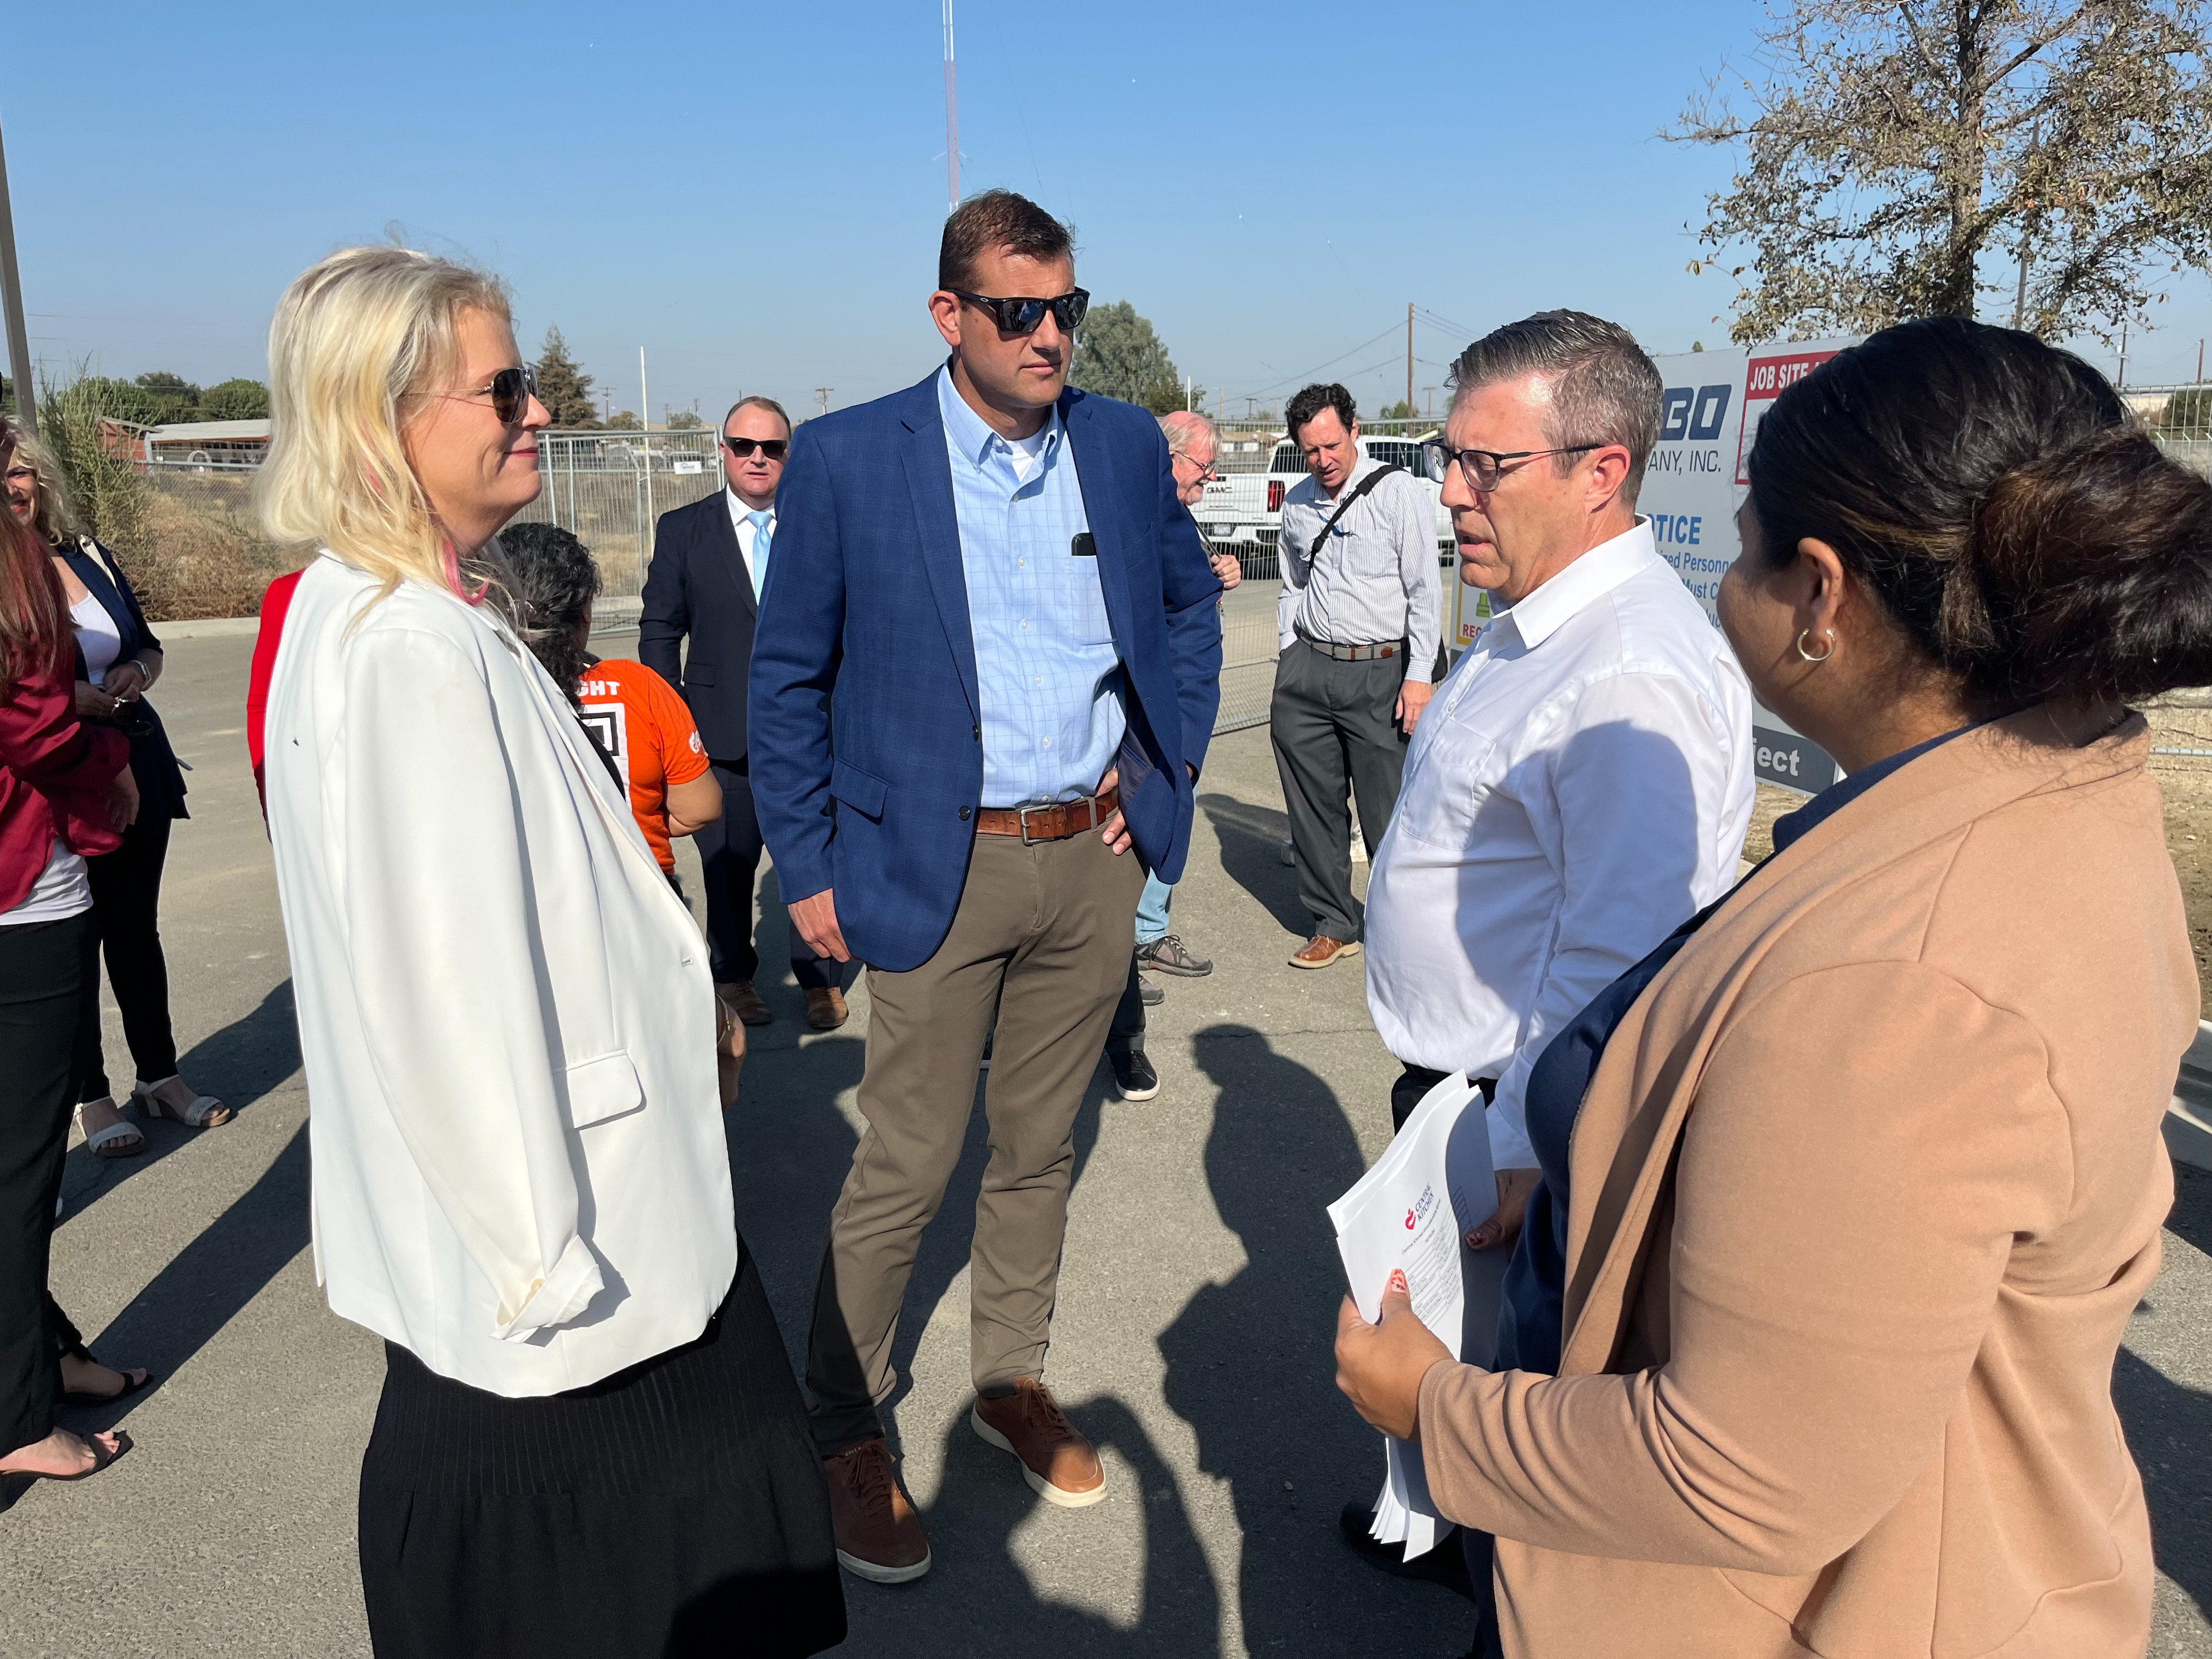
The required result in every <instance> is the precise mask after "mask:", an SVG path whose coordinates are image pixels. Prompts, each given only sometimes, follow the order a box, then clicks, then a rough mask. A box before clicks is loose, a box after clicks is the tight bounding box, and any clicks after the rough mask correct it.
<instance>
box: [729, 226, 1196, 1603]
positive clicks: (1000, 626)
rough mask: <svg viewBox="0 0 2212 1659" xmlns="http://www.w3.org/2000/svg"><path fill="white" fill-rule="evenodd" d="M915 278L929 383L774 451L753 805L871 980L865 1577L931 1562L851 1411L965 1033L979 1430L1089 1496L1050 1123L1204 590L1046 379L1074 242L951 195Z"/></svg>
mask: <svg viewBox="0 0 2212 1659" xmlns="http://www.w3.org/2000/svg"><path fill="white" fill-rule="evenodd" d="M938 284H939V286H938V289H937V291H936V292H935V293H933V294H932V295H930V298H929V307H930V312H931V314H932V317H933V319H934V320H935V322H936V324H937V327H938V330H939V333H940V334H942V335H943V337H944V338H945V343H946V344H947V345H948V346H949V347H950V348H951V357H950V358H949V359H948V361H947V362H946V364H945V368H943V369H941V370H940V371H939V372H938V373H937V374H933V375H931V376H930V377H929V378H928V379H927V380H924V381H923V382H922V383H921V385H919V386H913V387H911V388H909V389H908V390H907V391H905V392H898V393H896V394H894V395H892V396H890V397H888V398H880V399H878V400H877V401H876V402H874V403H871V404H863V405H861V406H860V407H858V408H854V409H848V410H840V411H838V412H837V413H836V414H834V415H829V416H824V417H823V418H822V419H820V420H816V421H810V422H806V423H805V425H803V426H801V427H800V428H799V430H798V432H797V434H796V435H795V436H794V438H793V444H792V452H791V459H790V464H789V466H788V468H787V471H786V473H785V477H784V481H783V488H782V491H781V495H780V496H779V499H778V506H779V508H780V510H781V514H782V519H781V531H780V532H779V534H778V537H777V540H776V554H775V562H774V563H773V565H772V566H771V567H770V571H769V581H768V588H767V592H766V597H765V601H764V604H763V609H762V612H761V620H760V626H759V629H758V631H757V635H756V636H755V641H754V647H753V671H752V696H751V743H750V751H751V756H752V782H753V790H754V794H755V798H756V799H757V802H758V805H759V811H760V818H761V823H762V827H763V829H764V830H765V831H766V833H767V836H768V844H769V851H770V853H771V854H773V855H774V857H775V863H776V868H777V870H778V872H780V874H781V880H782V884H783V895H784V901H785V902H786V903H787V905H789V906H790V908H791V915H792V925H793V929H794V931H795V932H797V933H799V934H801V935H802V936H803V937H805V939H807V941H808V942H809V943H810V944H811V945H813V946H814V947H815V948H816V949H817V950H818V951H822V952H823V954H824V955H827V956H829V957H834V958H836V959H837V960H839V961H844V960H847V959H848V958H849V957H859V958H860V960H861V961H862V962H864V963H867V964H868V993H869V999H870V1003H871V1014H870V1024H869V1032H868V1054H867V1066H866V1073H865V1075H864V1076H863V1078H862V1079H861V1082H860V1113H861V1115H862V1116H863V1117H865V1118H866V1120H867V1124H868V1127H867V1130H866V1133H864V1134H863V1135H862V1136H861V1138H860V1146H858V1147H857V1148H856V1149H855V1150H854V1154H853V1164H852V1169H851V1170H850V1172H849V1173H848V1176H847V1177H846V1180H845V1185H844V1189H843V1191H842V1193H841V1194H839V1196H838V1200H837V1204H836V1208H835V1209H834V1210H833V1211H832V1212H831V1214H830V1219H829V1237H828V1240H827V1242H826V1243H825V1244H824V1246H823V1257H822V1265H821V1269H820V1274H819V1277H818V1279H817V1285H816V1293H815V1304H814V1316H813V1323H812V1328H811V1333H810V1335H809V1339H808V1346H807V1363H806V1381H807V1388H808V1391H809V1394H810V1395H811V1410H812V1417H813V1427H814V1434H815V1439H816V1443H817V1447H818V1449H820V1451H821V1453H822V1455H823V1461H824V1467H825V1469H826V1472H827V1474H828V1475H829V1486H830V1501H831V1511H832V1516H833V1519H834V1521H835V1522H836V1531H837V1547H838V1555H839V1559H841V1560H842V1561H843V1563H844V1565H846V1566H847V1568H848V1569H849V1570H850V1571H854V1572H855V1573H857V1574H859V1575H860V1576H861V1577H866V1578H870V1579H873V1580H875V1581H877V1582H878V1583H900V1582H902V1581H904V1580H907V1579H910V1578H915V1577H920V1576H921V1574H922V1573H924V1572H926V1571H928V1568H929V1547H928V1542H927V1539H926V1538H924V1536H923V1534H922V1530H921V1521H920V1519H919V1517H918V1516H916V1515H915V1510H914V1508H913V1505H912V1504H910V1503H909V1502H908V1500H907V1498H906V1495H905V1493H904V1492H903V1491H902V1489H901V1488H900V1486H899V1484H898V1481H897V1478H896V1470H895V1469H894V1468H893V1467H892V1465H891V1461H890V1453H889V1450H888V1449H887V1447H886V1444H885V1441H884V1431H883V1426H882V1423H881V1420H880V1419H879V1417H878V1411H877V1407H878V1404H879V1403H880V1402H881V1401H883V1400H884V1398H885V1397H886V1396H887V1395H889V1394H890V1391H891V1389H892V1386H893V1384H894V1383H895V1382H896V1376H895V1375H894V1373H893V1370H892V1367H891V1343H892V1337H893V1334H894V1332H895V1330H896V1324H897V1320H898V1314H899V1306H900V1303H901V1301H902V1299H903V1297H904V1295H905V1291H906V1284H907V1278H908V1273H909V1272H910V1271H911V1270H912V1267H913V1265H914V1260H915V1251H916V1249H918V1247H919V1245H920V1242H921V1231H922V1229H923V1228H924V1227H925V1226H926V1225H927V1224H928V1221H929V1219H930V1218H931V1217H932V1216H933V1214H935V1212H936V1210H937V1206H938V1203H939V1200H940V1199H941V1198H942V1197H943V1195H944V1192H945V1182H946V1181H947V1180H948V1179H949V1178H950V1177H951V1173H952V1170H953V1166H954V1165H955V1164H957V1162H958V1160H959V1157H960V1149H961V1146H962V1144H963V1141H964V1139H965V1138H966V1133H967V1123H968V1120H969V1114H970V1112H971V1111H972V1109H973V1106H974V1101H975V1077H976V1070H977V1066H978V1065H979V1063H980V1061H981V1057H982V1054H983V1045H984V1042H985V1039H986V1038H987V1037H991V1038H992V1042H993V1048H992V1056H993V1057H992V1065H991V1070H990V1073H989V1079H988V1083H987V1087H986V1090H985V1096H984V1112H985V1115H986V1116H987V1119H988V1121H989V1125H990V1141H991V1158H990V1162H989V1164H988V1165H987V1168H986V1170H985V1171H984V1175H983V1182H982V1191H981V1194H980V1196H979V1197H978V1199H977V1200H976V1206H975V1245H974V1249H973V1254H972V1256H971V1273H970V1291H969V1300H970V1310H969V1328H970V1349H971V1361H972V1366H973V1371H974V1380H975V1390H976V1396H977V1398H976V1401H975V1409H974V1411H973V1413H972V1414H971V1419H970V1420H971V1423H972V1424H973V1426H974V1427H975V1431H976V1432H977V1433H978V1434H979V1435H981V1437H983V1438H984V1439H985V1440H986V1441H987V1442H989V1443H991V1444H992V1445H994V1446H996V1447H998V1448H999V1449H1001V1450H1004V1451H1007V1452H1009V1453H1011V1454H1012V1455H1014V1456H1015V1457H1016V1458H1018V1460H1019V1463H1020V1468H1021V1470H1022V1474H1023V1478H1024V1480H1026V1481H1027V1482H1028V1484H1029V1485H1030V1487H1031V1488H1033V1489H1034V1490H1035V1491H1036V1492H1038V1493H1039V1494H1040V1495H1041V1496H1042V1497H1043V1498H1046V1499H1047V1500H1048V1502H1051V1503H1054V1504H1063V1505H1068V1506H1079V1505H1082V1504H1091V1503H1095V1502H1097V1500H1098V1499H1099V1498H1103V1496H1104V1495H1105V1484H1104V1483H1105V1477H1104V1474H1103V1469H1102V1468H1101V1467H1100V1464H1099V1462H1098V1458H1097V1454H1096V1453H1095V1452H1094V1451H1093V1450H1092V1449H1091V1443H1090V1442H1089V1441H1088V1440H1086V1439H1085V1437H1083V1436H1082V1435H1081V1434H1080V1433H1079V1431H1077V1430H1076V1429H1075V1428H1074V1426H1073V1425H1072V1424H1070V1423H1069V1422H1068V1420H1067V1419H1066V1416H1065V1415H1064V1414H1063V1413H1061V1411H1060V1407H1059V1406H1058V1405H1057V1404H1056V1403H1055V1402H1054V1398H1053V1395H1052V1394H1051V1391H1050V1390H1049V1389H1047V1388H1046V1387H1045V1386H1044V1381H1043V1376H1044V1358H1045V1350H1046V1347H1047V1346H1048V1340H1049V1337H1050V1328H1051V1319H1052V1309H1053V1301H1054V1293H1055V1288H1056V1285H1057V1282H1058V1277H1059V1271H1060V1247H1061V1243H1062V1239H1063V1237H1064V1235H1065V1232H1066V1218H1067V1193H1068V1184H1069V1177H1070V1174H1071V1171H1072V1170H1073V1136H1074V1123H1075V1115H1076V1110H1077V1109H1078V1107H1079V1105H1080V1104H1081V1103H1082V1100H1083V1097H1084V1091H1085V1086H1086V1085H1087V1084H1088V1082H1089V1080H1090V1078H1091V1073H1092V1071H1093V1069H1094V1067H1095V1066H1096V1065H1097V1060H1098V1056H1099V1052H1100V1048H1101V1045H1102V1043H1103V1040H1104V1038H1105V1036H1106V1030H1107V1025H1108V1023H1109V1020H1110V1018H1112V1015H1113V1011H1114V1005H1115V1000H1116V999H1117V998H1118V997H1119V995H1120V994H1121V989H1122V987H1123V985H1124V984H1125V983H1126V981H1127V978H1128V974H1129V940H1130V938H1131V934H1132V928H1133V923H1134V918H1135V915H1136V905H1137V897H1138V894H1139V890H1140V889H1141V888H1142V886H1143V884H1144V880H1145V874H1146V871H1147V870H1148V869H1149V870H1152V871H1157V872H1158V873H1159V875H1160V877H1161V878H1162V879H1163V880H1166V881H1170V882H1171V881H1173V880H1175V879H1176V877H1177V876H1178V875H1179V874H1181V872H1182V865H1183V859H1184V855H1185V854H1186V852H1187V850H1188V844H1189V838H1190V826H1191V806H1192V799H1193V785H1194V781H1195V779H1196V777H1197V775H1198V769H1199V766H1200V763H1201V762H1202V761H1203V759H1204V758H1205V755H1206V742H1207V739H1208V738H1209V737H1210V736H1211V735H1212V729H1213V716H1214V710H1215V708H1216V705H1217V704H1218V702H1219V698H1220V686H1219V678H1220V670H1221V627H1220V622H1219V619H1218V614H1217V611H1216V609H1215V605H1214V599H1215V596H1216V595H1217V594H1218V592H1219V591H1220V583H1219V581H1218V580H1217V579H1216V577H1215V576H1214V574H1213V573H1212V570H1211V569H1210V568H1208V566H1207V562H1206V550H1205V546H1204V544H1203V543H1202V542H1201V541H1200V538H1199V535H1198V531H1197V527H1196V526H1195V525H1194V524H1193V523H1192V521H1191V517H1190V515H1189V513H1186V512H1185V511H1184V510H1183V508H1182V505H1181V503H1180V502H1179V501H1177V499H1176V485H1175V479H1174V477H1173V475H1172V473H1171V471H1170V467H1169V461H1168V451H1167V445H1166V443H1165V441H1164V440H1163V438H1162V437H1161V435H1160V429H1159V427H1158V423H1157V422H1155V420H1154V419H1153V417H1152V416H1151V415H1150V414H1148V413H1146V411H1145V410H1141V409H1138V408H1134V407H1133V406H1132V405H1130V404H1121V403H1116V402H1115V401H1113V400H1112V399H1110V398H1102V397H1098V396H1096V395H1094V394H1088V393H1085V392H1077V391H1072V390H1069V389H1068V388H1067V385H1066V381H1067V371H1068V368H1069V366H1070V360H1071V358H1072V356H1073V350H1074V339H1073V333H1074V330H1075V328H1076V326H1077V325H1078V324H1079V323H1080V322H1081V320H1082V316H1083V311H1084V307H1085V305H1086V304H1087V302H1088V300H1089V296H1088V295H1085V293H1084V292H1083V290H1082V289H1079V288H1077V287H1076V286H1075V265H1074V257H1073V248H1072V246H1071V244H1070V242H1069V239H1068V235H1067V232H1066V228H1065V227H1063V226H1061V225H1060V223H1059V222H1057V221H1055V220H1054V219H1053V218H1052V217H1051V216H1049V215H1048V214H1046V213H1045V212H1044V211H1043V210H1042V209H1040V208H1038V207H1036V205H1035V204H1033V203H1030V202H1029V201H1027V200H1025V199H1024V198H1023V197H1019V196H1017V195H1014V194H1012V192H1010V191H987V192H986V193H984V194H983V195H981V196H977V197H971V198H970V199H969V201H967V202H965V203H963V204H962V205H961V206H960V207H959V208H958V209H957V210H956V211H955V212H954V213H953V214H952V216H951V218H950V219H948V220H947V221H946V222H945V235H944V240H943V242H942V244H941V246H940V248H939V256H938ZM833 695H834V696H835V699H836V712H837V719H836V731H835V732H834V734H833V732H832V731H831V726H830V721H829V702H830V699H831V697H832V696H833ZM994 1024H995V1036H994V1035H993V1033H994Z"/></svg>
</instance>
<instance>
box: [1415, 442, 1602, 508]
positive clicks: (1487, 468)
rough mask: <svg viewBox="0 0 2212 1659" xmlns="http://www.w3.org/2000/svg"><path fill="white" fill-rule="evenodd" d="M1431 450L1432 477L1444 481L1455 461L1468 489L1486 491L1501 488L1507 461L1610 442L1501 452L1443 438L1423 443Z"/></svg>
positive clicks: (1599, 446)
mask: <svg viewBox="0 0 2212 1659" xmlns="http://www.w3.org/2000/svg"><path fill="white" fill-rule="evenodd" d="M1421 447H1423V448H1424V449H1425V450H1426V451H1428V453H1429V466H1428V474H1429V477H1431V479H1433V480H1434V481H1435V482H1437V483H1443V481H1444V478H1445V477H1446V476H1447V475H1448V474H1449V472H1450V471H1451V465H1452V463H1453V462H1454V461H1457V462H1458V463H1459V470H1460V471H1461V473H1462V475H1464V476H1465V477H1466V479H1467V486H1468V489H1479V490H1480V491H1482V492H1483V493H1484V494H1485V495H1488V494H1489V493H1490V492H1491V491H1492V490H1493V489H1497V488H1498V484H1499V483H1502V482H1503V481H1504V477H1505V475H1506V473H1507V472H1509V471H1511V470H1512V469H1511V468H1510V467H1508V466H1507V465H1505V463H1506V462H1508V461H1533V460H1534V459H1537V457H1539V456H1541V455H1580V454H1583V453H1586V452H1588V451H1589V450H1593V449H1607V448H1610V447H1611V446H1610V445H1608V444H1568V445H1566V446H1565V447H1561V448H1559V449H1516V450H1511V451H1509V452H1507V453H1504V454H1502V455H1501V454H1499V453H1498V452H1497V451H1496V450H1494V449H1454V448H1453V447H1451V446H1450V445H1449V444H1448V443H1445V442H1443V441H1442V440H1441V439H1431V440H1430V441H1428V442H1427V443H1425V444H1424V445H1422V446H1421Z"/></svg>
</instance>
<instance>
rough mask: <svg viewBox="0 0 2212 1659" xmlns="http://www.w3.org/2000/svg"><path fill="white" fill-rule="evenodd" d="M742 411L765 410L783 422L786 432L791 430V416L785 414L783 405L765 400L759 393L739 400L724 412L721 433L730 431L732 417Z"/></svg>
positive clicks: (772, 399) (772, 400)
mask: <svg viewBox="0 0 2212 1659" xmlns="http://www.w3.org/2000/svg"><path fill="white" fill-rule="evenodd" d="M741 409H765V410H768V411H769V413H770V414H771V415H773V416H775V417H776V419H778V420H779V421H781V422H783V429H784V430H785V431H786V432H788V431H790V430H791V416H788V415H787V414H786V413H785V412H784V408H783V405H782V404H780V403H778V402H776V400H775V398H763V397H762V396H760V395H759V394H758V393H755V394H754V395H753V396H752V397H750V398H738V400H737V402H735V403H733V404H731V405H730V406H729V408H728V409H727V410H725V411H723V415H722V424H721V427H720V430H721V431H724V432H727V431H728V430H729V429H730V416H732V415H734V414H736V413H737V412H738V410H741Z"/></svg>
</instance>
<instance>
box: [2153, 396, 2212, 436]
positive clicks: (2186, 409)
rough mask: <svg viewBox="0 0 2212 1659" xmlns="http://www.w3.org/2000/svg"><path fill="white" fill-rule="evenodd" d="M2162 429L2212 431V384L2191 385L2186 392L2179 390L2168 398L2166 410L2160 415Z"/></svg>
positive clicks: (2198, 432) (2197, 431)
mask: <svg viewBox="0 0 2212 1659" xmlns="http://www.w3.org/2000/svg"><path fill="white" fill-rule="evenodd" d="M2158 423H2159V426H2160V429H2161V430H2164V431H2167V432H2176V433H2182V432H2186V433H2194V434H2197V435H2202V434H2203V433H2205V432H2208V431H2212V386H2191V388H2190V389H2189V390H2188V391H2186V392H2175V393H2174V394H2173V396H2172V397H2171V398H2167V399H2166V412H2165V413H2164V414H2163V415H2161V416H2159V421H2158Z"/></svg>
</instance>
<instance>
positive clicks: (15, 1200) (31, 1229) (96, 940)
mask: <svg viewBox="0 0 2212 1659" xmlns="http://www.w3.org/2000/svg"><path fill="white" fill-rule="evenodd" d="M99 948H100V931H99V924H98V923H97V922H96V921H94V916H93V913H92V912H91V911H89V910H86V911H83V912H82V913H81V914H79V915H74V916H70V917H69V918H67V919H66V920H64V921H35V922H28V923H23V924H20V925H16V926H12V927H11V926H0V1452H10V1451H14V1450H15V1449H16V1448H18V1447H21V1446H27V1445H31V1444H33V1443H36V1442H38V1441H40V1440H43V1439H45V1438H46V1436H47V1435H48V1434H49V1433H50V1432H52V1429H53V1426H54V1398H55V1395H57V1394H58V1392H59V1391H60V1388H61V1364H60V1358H59V1356H60V1353H61V1349H62V1346H63V1337H64V1330H65V1325H66V1322H61V1321H59V1317H58V1316H59V1313H60V1310H58V1309H57V1308H56V1307H55V1306H54V1305H53V1302H52V1298H51V1297H48V1296H47V1294H46V1268H47V1263H48V1261H49V1260H50V1258H51V1255H52V1246H53V1237H54V1203H55V1200H57V1199H58V1198H59V1197H60V1196H61V1189H62V1156H63V1154H64V1152H66V1151H67V1149H68V1146H69V1124H70V1106H71V1104H72V1103H73V1102H75V1100H76V1051H77V1028H78V1024H79V1016H80V1013H81V1010H82V1005H83V1004H84V1003H86V1002H96V1001H97V1000H98V999H97V996H96V994H95V990H94V987H95V985H96V983H97V976H98V975H99V972H100V968H99V963H98V960H97V953H98V951H99ZM67 1334H69V1335H70V1336H72V1337H73V1336H74V1335H75V1333H74V1332H73V1331H71V1332H68V1333H67Z"/></svg>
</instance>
